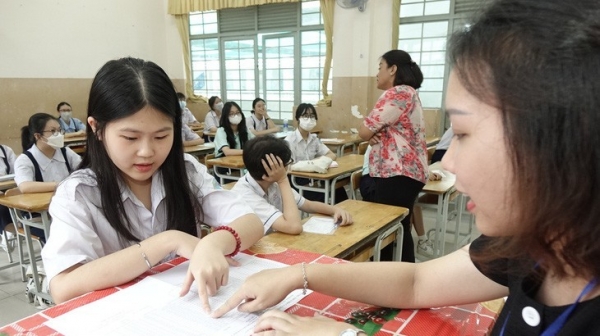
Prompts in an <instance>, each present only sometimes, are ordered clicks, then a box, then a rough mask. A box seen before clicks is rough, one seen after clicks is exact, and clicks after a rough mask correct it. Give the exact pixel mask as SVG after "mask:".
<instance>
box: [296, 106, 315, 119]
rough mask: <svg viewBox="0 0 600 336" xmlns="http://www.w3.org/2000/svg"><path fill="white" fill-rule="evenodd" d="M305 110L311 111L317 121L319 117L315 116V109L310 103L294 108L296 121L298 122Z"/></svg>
mask: <svg viewBox="0 0 600 336" xmlns="http://www.w3.org/2000/svg"><path fill="white" fill-rule="evenodd" d="M306 110H311V111H312V112H313V114H314V115H315V119H316V120H319V117H318V116H317V109H316V108H315V107H314V106H313V104H310V103H302V104H300V105H298V107H297V108H296V120H300V117H301V116H302V115H303V114H304V112H306Z"/></svg>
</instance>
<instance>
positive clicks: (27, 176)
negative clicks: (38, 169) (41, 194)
mask: <svg viewBox="0 0 600 336" xmlns="http://www.w3.org/2000/svg"><path fill="white" fill-rule="evenodd" d="M31 181H35V168H34V167H33V162H31V160H30V159H29V158H28V157H27V155H25V154H21V155H19V156H18V157H17V159H16V160H15V183H16V184H17V186H18V185H19V184H21V183H23V182H31Z"/></svg>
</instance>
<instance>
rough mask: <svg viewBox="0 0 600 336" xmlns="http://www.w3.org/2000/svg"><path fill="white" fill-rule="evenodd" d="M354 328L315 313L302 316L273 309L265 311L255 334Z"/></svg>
mask: <svg viewBox="0 0 600 336" xmlns="http://www.w3.org/2000/svg"><path fill="white" fill-rule="evenodd" d="M349 328H353V329H356V328H355V327H353V326H352V325H350V324H346V323H343V322H338V321H336V320H333V319H330V318H327V317H324V316H322V315H319V314H315V317H301V316H297V315H292V314H288V313H284V312H282V311H279V310H271V311H268V312H266V313H264V314H263V315H262V316H261V317H260V318H259V319H258V322H257V323H256V326H255V327H254V333H255V335H323V336H327V335H331V336H337V335H339V334H340V333H341V332H342V331H344V330H346V329H349Z"/></svg>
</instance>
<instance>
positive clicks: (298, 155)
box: [285, 129, 329, 162]
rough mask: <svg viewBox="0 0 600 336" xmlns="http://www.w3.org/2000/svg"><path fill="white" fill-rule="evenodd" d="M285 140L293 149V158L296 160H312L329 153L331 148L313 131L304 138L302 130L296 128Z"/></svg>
mask: <svg viewBox="0 0 600 336" xmlns="http://www.w3.org/2000/svg"><path fill="white" fill-rule="evenodd" d="M285 141H287V143H288V146H290V149H291V150H292V160H294V162H299V161H305V160H312V159H314V158H317V157H319V156H323V155H325V154H327V153H329V148H328V147H327V146H325V144H324V143H322V142H321V139H319V138H318V137H317V135H316V134H313V133H310V134H309V135H308V137H307V138H306V140H304V139H303V138H302V134H300V131H299V130H298V129H296V130H295V131H294V132H292V133H291V134H289V135H288V136H287V137H285Z"/></svg>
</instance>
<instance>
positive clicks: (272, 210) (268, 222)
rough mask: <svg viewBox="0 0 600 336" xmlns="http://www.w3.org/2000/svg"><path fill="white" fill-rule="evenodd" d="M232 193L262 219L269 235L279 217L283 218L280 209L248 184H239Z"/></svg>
mask: <svg viewBox="0 0 600 336" xmlns="http://www.w3.org/2000/svg"><path fill="white" fill-rule="evenodd" d="M232 191H233V192H235V193H237V194H239V195H241V196H242V197H243V198H244V201H246V203H247V204H248V206H250V207H251V208H252V210H253V211H254V213H255V214H256V215H257V216H258V218H260V221H261V222H262V223H263V226H264V230H265V231H264V232H265V233H267V231H268V230H269V229H270V228H271V226H273V223H275V221H276V220H277V219H278V218H279V217H281V216H283V213H282V212H281V211H279V209H277V208H276V207H275V206H273V205H272V204H270V203H269V202H268V201H267V200H266V199H264V198H262V197H261V196H260V195H258V194H256V193H255V192H254V191H252V190H251V189H250V188H249V187H248V186H247V185H246V184H243V183H240V182H238V183H236V185H235V186H234V187H233V189H232Z"/></svg>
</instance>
